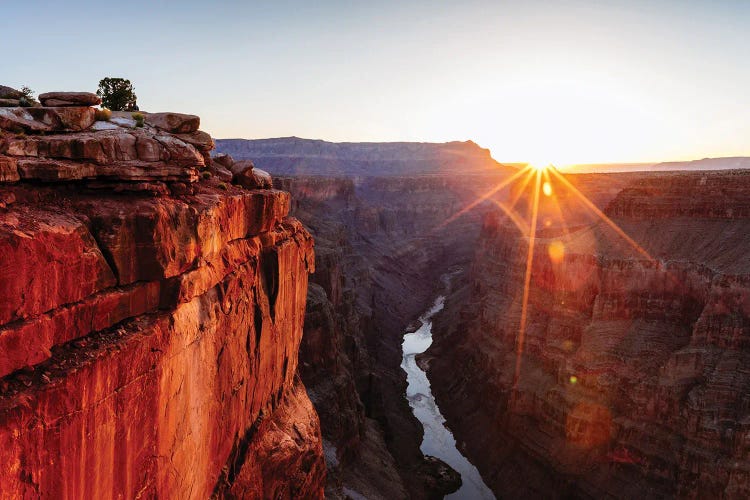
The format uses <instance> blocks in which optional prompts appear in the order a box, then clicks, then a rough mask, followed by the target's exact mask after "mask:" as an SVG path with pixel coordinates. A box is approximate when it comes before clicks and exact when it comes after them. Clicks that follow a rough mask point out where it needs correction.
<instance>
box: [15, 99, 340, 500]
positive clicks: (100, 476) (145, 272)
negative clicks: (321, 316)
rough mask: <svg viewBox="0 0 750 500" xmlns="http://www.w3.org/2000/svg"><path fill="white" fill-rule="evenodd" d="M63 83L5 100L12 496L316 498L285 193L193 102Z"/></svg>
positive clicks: (296, 262) (304, 257)
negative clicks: (209, 124) (136, 99)
mask: <svg viewBox="0 0 750 500" xmlns="http://www.w3.org/2000/svg"><path fill="white" fill-rule="evenodd" d="M52 94H54V95H47V94H43V95H42V96H40V100H41V101H42V106H41V107H36V108H20V107H8V108H0V255H2V260H1V261H0V377H2V378H0V463H2V464H3V465H2V467H0V485H2V487H1V488H0V498H18V497H29V496H33V497H37V496H43V497H55V498H115V497H119V498H139V497H149V498H153V497H173V498H207V497H212V496H213V497H220V498H223V497H236V498H261V497H264V498H268V497H273V498H320V497H322V495H323V486H324V482H325V463H324V459H323V452H322V446H321V437H320V428H319V422H318V416H317V414H316V413H315V410H314V409H313V408H312V405H311V404H310V401H309V399H308V397H307V394H306V392H305V390H304V387H303V385H302V382H301V381H300V378H299V377H298V375H297V355H298V348H299V344H300V340H301V336H302V327H303V322H304V312H305V301H306V293H307V281H308V274H309V273H310V272H312V271H313V270H314V254H313V242H312V238H311V236H310V234H309V233H308V232H307V231H306V230H305V229H304V228H303V227H302V225H301V224H300V223H299V222H298V221H297V220H295V219H294V218H291V217H288V216H287V214H288V211H289V201H290V200H289V194H288V193H286V192H284V191H279V190H275V189H271V188H270V187H269V185H270V182H268V180H270V179H268V178H267V175H266V174H265V173H263V172H256V171H253V170H252V167H249V168H248V167H247V166H243V168H235V167H236V166H235V165H234V164H233V162H232V161H231V159H229V158H226V157H222V158H220V159H219V161H214V160H212V159H211V158H210V155H209V151H211V150H212V149H213V146H214V144H213V140H212V139H211V137H210V136H209V135H208V134H206V133H205V132H202V131H199V130H198V128H199V124H200V120H199V118H198V117H196V116H191V115H181V114H176V113H153V114H149V113H142V117H143V118H141V117H138V116H132V115H131V114H130V113H114V115H113V116H112V117H111V118H110V119H109V120H106V121H96V116H95V113H96V112H95V110H94V108H92V107H90V105H92V104H96V103H97V102H98V98H97V97H96V96H95V95H93V94H87V93H52ZM45 101H46V102H45ZM233 168H234V171H232V169H233Z"/></svg>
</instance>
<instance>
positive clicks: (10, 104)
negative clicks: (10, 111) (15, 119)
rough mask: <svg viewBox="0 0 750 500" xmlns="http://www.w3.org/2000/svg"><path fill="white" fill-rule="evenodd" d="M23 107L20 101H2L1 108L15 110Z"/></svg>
mask: <svg viewBox="0 0 750 500" xmlns="http://www.w3.org/2000/svg"><path fill="white" fill-rule="evenodd" d="M20 105H21V101H19V100H18V99H4V98H3V99H0V108H15V107H18V106H20Z"/></svg>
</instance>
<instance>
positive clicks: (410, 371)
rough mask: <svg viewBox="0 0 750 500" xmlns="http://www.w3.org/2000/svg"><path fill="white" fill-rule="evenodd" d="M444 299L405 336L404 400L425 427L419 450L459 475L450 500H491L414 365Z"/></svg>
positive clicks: (428, 339) (429, 338)
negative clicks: (448, 466)
mask: <svg viewBox="0 0 750 500" xmlns="http://www.w3.org/2000/svg"><path fill="white" fill-rule="evenodd" d="M444 301H445V297H443V296H439V297H438V298H437V299H436V300H435V303H434V304H433V305H432V307H431V308H430V309H429V310H428V311H427V312H426V313H424V314H423V315H422V317H420V318H419V320H420V321H421V322H422V326H421V327H420V328H419V329H418V330H417V331H416V332H414V333H407V334H405V335H404V342H403V345H402V350H403V359H402V361H401V368H403V369H404V371H406V381H407V383H408V386H407V388H406V399H408V400H409V405H410V406H411V408H412V410H413V412H414V415H415V416H416V417H417V419H418V420H419V421H420V422H421V423H422V426H423V427H424V438H423V440H422V446H421V450H422V453H424V454H425V455H431V456H433V457H436V458H439V459H440V460H442V461H443V462H445V463H447V464H448V465H450V466H451V467H453V469H455V470H456V471H457V472H458V473H459V474H461V480H462V481H463V484H462V485H461V488H459V490H458V491H456V492H455V493H452V494H450V495H448V496H446V497H445V498H449V499H467V500H474V499H494V498H495V496H494V495H493V494H492V491H491V490H490V489H489V488H488V487H487V485H486V484H484V481H483V480H482V477H481V476H480V475H479V471H478V470H477V468H476V467H474V466H473V465H472V464H471V462H469V461H468V460H467V459H466V457H465V456H463V455H462V454H461V452H460V451H458V448H457V447H456V440H455V439H454V438H453V434H452V433H451V431H449V430H448V428H447V427H445V419H444V418H443V415H442V414H441V413H440V409H439V408H438V407H437V404H436V403H435V398H434V397H433V396H432V390H431V389H430V381H429V380H428V379H427V374H426V373H425V372H424V371H422V369H421V368H420V367H419V365H417V362H416V359H415V357H416V355H417V354H420V353H423V352H424V351H426V350H427V348H428V347H430V345H431V344H432V317H433V315H435V314H436V313H437V312H438V311H440V310H441V309H442V308H443V304H444Z"/></svg>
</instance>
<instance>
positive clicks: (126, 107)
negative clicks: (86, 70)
mask: <svg viewBox="0 0 750 500" xmlns="http://www.w3.org/2000/svg"><path fill="white" fill-rule="evenodd" d="M134 90H135V89H134V88H133V84H132V83H130V80H126V79H124V78H111V77H107V78H103V79H102V80H100V81H99V90H97V91H96V95H98V96H99V97H101V98H102V105H103V106H104V107H105V108H109V109H111V110H114V111H133V110H137V109H138V108H137V107H136V95H135V91H134Z"/></svg>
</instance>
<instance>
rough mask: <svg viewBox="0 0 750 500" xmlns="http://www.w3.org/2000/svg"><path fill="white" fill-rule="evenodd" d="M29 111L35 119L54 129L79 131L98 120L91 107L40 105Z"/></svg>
mask: <svg viewBox="0 0 750 500" xmlns="http://www.w3.org/2000/svg"><path fill="white" fill-rule="evenodd" d="M28 111H29V114H30V115H31V116H32V117H34V120H36V121H40V122H42V123H44V124H46V125H49V126H50V127H51V128H52V129H53V130H67V131H73V132H79V131H81V130H85V129H87V128H89V127H90V126H91V125H93V124H94V121H95V120H96V111H95V110H94V108H90V107H82V106H76V107H66V108H55V107H51V108H50V107H40V108H29V109H28Z"/></svg>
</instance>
